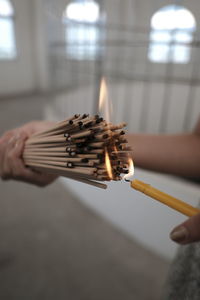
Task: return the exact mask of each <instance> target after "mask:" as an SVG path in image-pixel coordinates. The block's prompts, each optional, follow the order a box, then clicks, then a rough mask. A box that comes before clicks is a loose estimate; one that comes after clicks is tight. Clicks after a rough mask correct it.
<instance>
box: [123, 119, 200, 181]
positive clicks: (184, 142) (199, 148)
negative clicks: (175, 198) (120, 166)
mask: <svg viewBox="0 0 200 300" xmlns="http://www.w3.org/2000/svg"><path fill="white" fill-rule="evenodd" d="M128 141H129V144H130V146H132V148H133V160H134V163H135V165H136V166H138V167H141V168H145V169H149V170H153V171H158V172H164V173H170V174H174V175H179V176H184V177H192V178H200V119H199V122H198V124H197V125H196V127H195V129H194V131H193V132H192V133H190V134H180V135H145V134H131V135H128Z"/></svg>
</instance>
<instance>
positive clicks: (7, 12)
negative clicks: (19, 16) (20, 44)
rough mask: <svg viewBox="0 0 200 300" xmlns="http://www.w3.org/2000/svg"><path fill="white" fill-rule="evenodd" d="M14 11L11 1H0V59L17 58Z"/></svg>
mask: <svg viewBox="0 0 200 300" xmlns="http://www.w3.org/2000/svg"><path fill="white" fill-rule="evenodd" d="M13 18H14V9H13V6H12V4H11V2H10V1H9V0H0V59H3V60H4V59H13V58H15V57H16V54H17V53H16V44H15V33H14V21H13Z"/></svg>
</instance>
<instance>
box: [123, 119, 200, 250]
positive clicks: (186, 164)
mask: <svg viewBox="0 0 200 300" xmlns="http://www.w3.org/2000/svg"><path fill="white" fill-rule="evenodd" d="M128 140H129V143H130V146H132V148H133V160H134V162H135V165H136V166H139V167H142V168H146V169H149V170H154V171H159V172H165V173H170V174H175V175H180V176H184V177H193V178H198V179H199V178H200V119H199V121H198V123H197V125H196V127H195V128H194V130H193V132H192V133H190V134H181V135H134V134H132V135H129V136H128ZM170 237H171V239H172V240H173V241H175V242H177V243H180V244H182V245H185V244H189V243H192V242H196V241H200V214H198V215H196V216H193V217H191V218H189V219H188V220H186V221H185V222H184V223H182V224H180V225H178V226H177V227H175V228H174V229H173V230H172V232H171V234H170Z"/></svg>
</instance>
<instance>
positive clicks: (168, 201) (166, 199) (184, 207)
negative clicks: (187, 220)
mask: <svg viewBox="0 0 200 300" xmlns="http://www.w3.org/2000/svg"><path fill="white" fill-rule="evenodd" d="M131 187H132V188H133V189H135V190H138V191H140V192H142V193H144V194H146V195H147V196H149V197H151V198H153V199H156V200H158V201H160V202H162V203H163V204H165V205H167V206H169V207H171V208H173V209H175V210H177V211H179V212H180V213H182V214H184V215H186V216H188V217H191V216H194V215H196V214H198V213H200V209H198V208H195V207H193V206H191V205H189V204H187V203H185V202H183V201H181V200H179V199H177V198H174V197H172V196H170V195H168V194H165V193H163V192H161V191H159V190H157V189H155V188H154V187H152V186H151V185H150V184H146V183H144V182H142V181H140V180H137V179H135V180H133V181H131Z"/></svg>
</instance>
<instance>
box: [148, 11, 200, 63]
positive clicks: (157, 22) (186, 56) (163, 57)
mask: <svg viewBox="0 0 200 300" xmlns="http://www.w3.org/2000/svg"><path fill="white" fill-rule="evenodd" d="M195 29H196V22H195V19H194V16H193V15H192V13H191V12H190V11H189V10H187V9H186V8H184V7H182V6H178V5H168V6H165V7H163V8H161V9H160V10H159V11H157V12H156V13H155V14H154V15H153V17H152V18H151V33H150V45H149V50H148V58H149V60H150V61H152V62H157V63H168V62H172V63H179V64H181V63H188V62H189V61H190V55H191V46H190V43H191V42H192V40H193V33H194V31H195Z"/></svg>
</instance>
